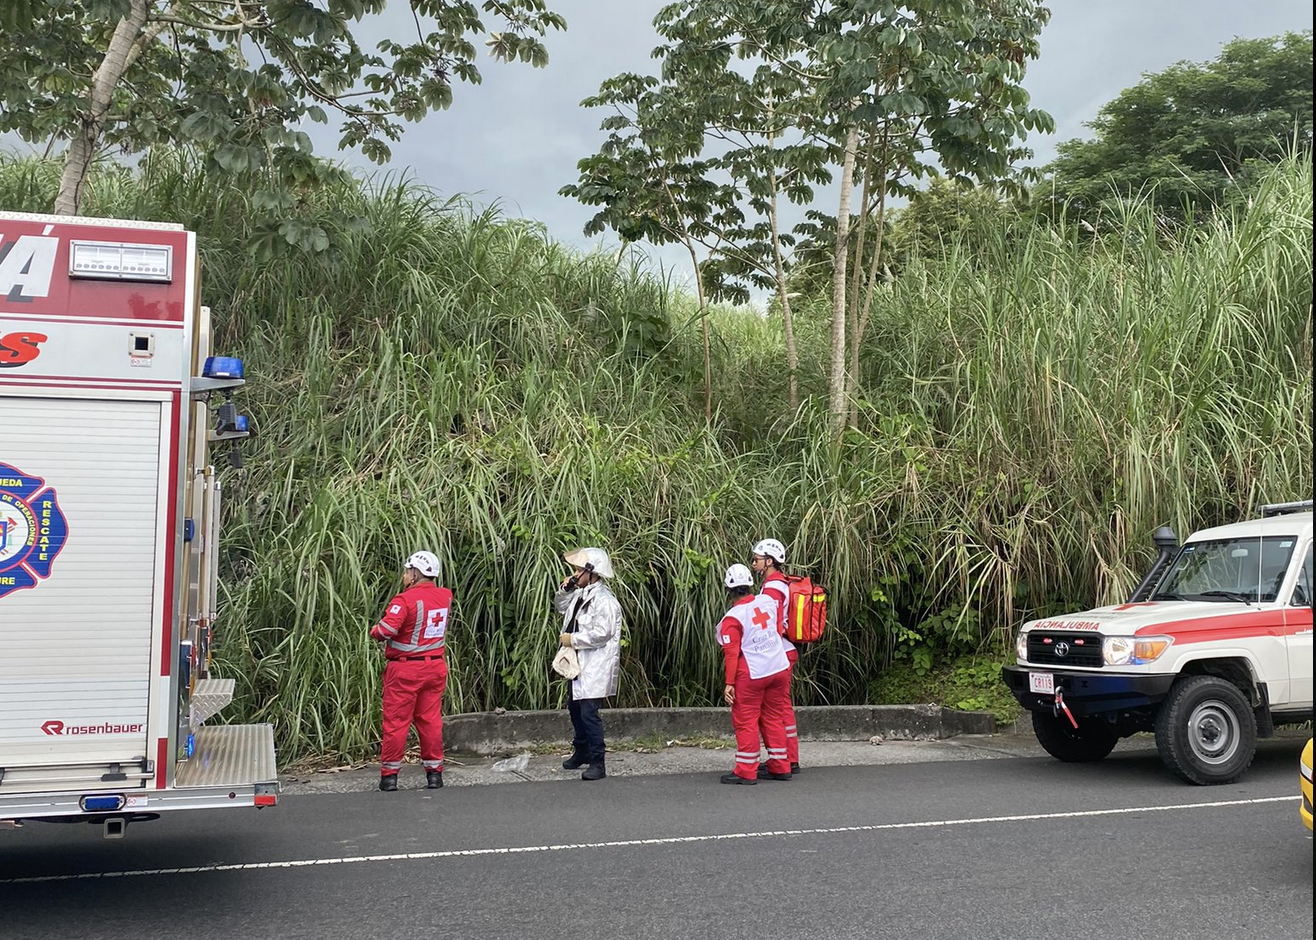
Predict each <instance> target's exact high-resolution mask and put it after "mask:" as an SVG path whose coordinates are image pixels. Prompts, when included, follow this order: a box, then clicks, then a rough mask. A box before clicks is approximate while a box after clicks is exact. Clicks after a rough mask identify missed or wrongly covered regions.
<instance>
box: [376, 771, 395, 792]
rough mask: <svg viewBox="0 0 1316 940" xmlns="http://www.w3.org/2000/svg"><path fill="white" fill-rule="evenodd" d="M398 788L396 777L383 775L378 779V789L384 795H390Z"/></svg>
mask: <svg viewBox="0 0 1316 940" xmlns="http://www.w3.org/2000/svg"><path fill="white" fill-rule="evenodd" d="M397 788H398V775H397V774H385V775H384V776H382V777H380V778H379V789H381V790H383V791H384V792H386V793H391V792H393V791H394V790H396V789H397Z"/></svg>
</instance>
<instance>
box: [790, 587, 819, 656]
mask: <svg viewBox="0 0 1316 940" xmlns="http://www.w3.org/2000/svg"><path fill="white" fill-rule="evenodd" d="M786 581H787V583H788V584H790V596H789V597H788V598H787V599H786V639H788V640H790V641H791V642H792V643H813V642H816V641H817V640H820V639H822V635H823V630H825V629H826V628H827V589H826V588H824V587H823V586H822V585H820V584H814V583H813V582H812V581H810V580H809V579H808V578H807V577H804V576H802V575H791V574H788V575H786Z"/></svg>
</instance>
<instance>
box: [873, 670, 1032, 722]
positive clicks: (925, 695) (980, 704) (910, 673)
mask: <svg viewBox="0 0 1316 940" xmlns="http://www.w3.org/2000/svg"><path fill="white" fill-rule="evenodd" d="M1007 661H1008V662H1013V660H1006V659H1005V657H1002V656H997V657H992V656H965V657H963V658H961V659H957V660H954V661H953V662H950V663H947V664H945V665H941V666H938V667H936V668H933V669H929V670H927V671H924V672H921V673H920V672H919V671H918V669H916V668H914V667H912V666H909V665H906V664H902V663H894V664H892V665H891V667H890V668H888V669H887V670H886V671H884V672H883V673H882V674H881V675H880V676H878V678H876V679H875V680H873V682H872V683H870V684H869V686H868V700H869V702H871V703H872V704H874V705H900V704H909V703H918V702H932V703H935V704H938V705H944V706H945V707H947V708H957V709H959V710H960V711H966V712H991V713H992V716H993V717H994V718H995V719H996V721H997V723H998V724H1009V723H1010V722H1013V721H1014V720H1015V719H1016V718H1018V717H1019V715H1020V714H1021V713H1022V711H1023V710H1022V709H1021V708H1020V707H1019V703H1018V702H1016V701H1015V700H1014V696H1013V695H1012V694H1010V690H1009V689H1007V688H1006V686H1005V683H1003V682H1002V681H1001V667H1002V666H1003V665H1005V664H1006V662H1007Z"/></svg>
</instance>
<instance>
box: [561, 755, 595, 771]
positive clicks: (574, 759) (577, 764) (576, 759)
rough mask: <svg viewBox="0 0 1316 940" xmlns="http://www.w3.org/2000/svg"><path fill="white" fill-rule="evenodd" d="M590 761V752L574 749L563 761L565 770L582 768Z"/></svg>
mask: <svg viewBox="0 0 1316 940" xmlns="http://www.w3.org/2000/svg"><path fill="white" fill-rule="evenodd" d="M588 763H589V753H588V752H586V751H572V752H571V756H570V757H568V758H567V759H566V760H564V761H563V762H562V769H563V770H580V768H582V767H584V766H585V765H586V764H588Z"/></svg>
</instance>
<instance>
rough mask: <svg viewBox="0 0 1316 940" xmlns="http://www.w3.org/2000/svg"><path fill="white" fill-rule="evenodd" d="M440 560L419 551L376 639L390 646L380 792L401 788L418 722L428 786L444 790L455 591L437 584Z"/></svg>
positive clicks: (375, 632) (375, 631)
mask: <svg viewBox="0 0 1316 940" xmlns="http://www.w3.org/2000/svg"><path fill="white" fill-rule="evenodd" d="M438 576H439V559H438V558H436V557H435V556H434V554H433V553H431V552H416V554H414V555H412V556H411V557H410V558H408V559H407V563H406V566H405V570H404V571H403V573H402V593H401V594H398V595H397V596H396V597H394V598H393V599H392V600H391V601H389V602H388V606H387V607H386V608H385V609H384V616H382V617H380V618H379V622H378V623H376V624H375V625H374V626H373V627H371V628H370V636H371V637H372V638H374V639H376V640H380V641H382V642H383V644H384V658H385V659H386V660H387V663H386V665H385V666H384V739H383V743H382V744H381V745H380V749H379V789H381V790H386V791H392V790H396V789H397V788H398V771H399V770H401V769H402V758H403V755H404V754H405V752H406V746H407V732H408V731H409V730H411V726H412V724H415V726H416V734H417V735H418V736H419V737H420V759H421V763H422V764H424V766H425V787H426V789H429V790H437V789H438V788H439V787H441V786H443V688H444V686H445V685H447V684H448V663H447V661H446V660H445V659H444V655H445V654H444V636H445V634H446V633H447V631H448V612H449V610H450V609H451V608H452V591H450V590H448V589H447V588H446V587H441V586H439V585H438V584H436V583H435V578H437V577H438Z"/></svg>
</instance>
